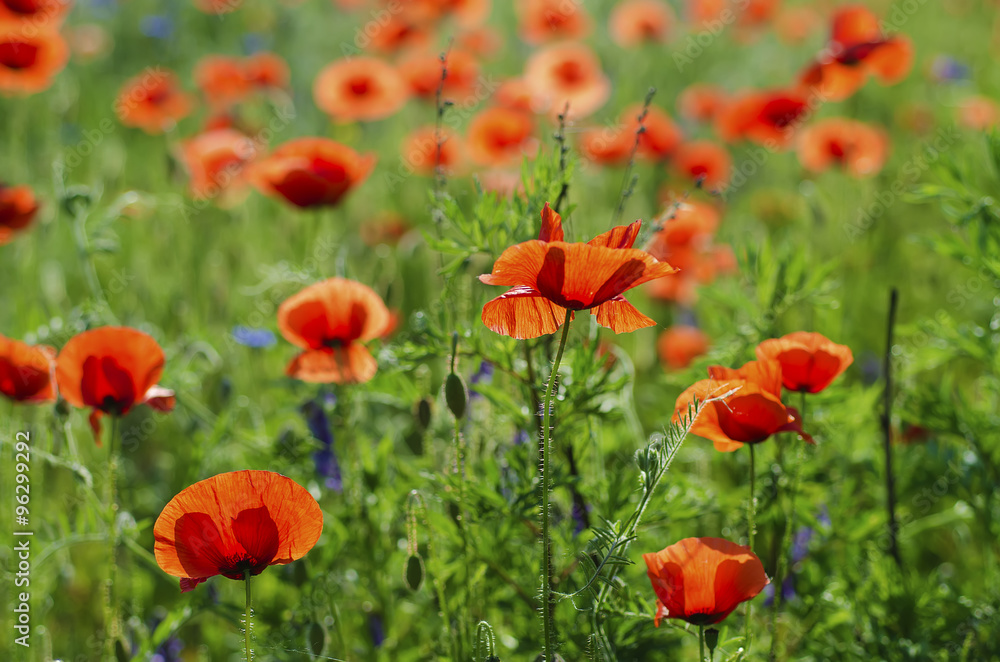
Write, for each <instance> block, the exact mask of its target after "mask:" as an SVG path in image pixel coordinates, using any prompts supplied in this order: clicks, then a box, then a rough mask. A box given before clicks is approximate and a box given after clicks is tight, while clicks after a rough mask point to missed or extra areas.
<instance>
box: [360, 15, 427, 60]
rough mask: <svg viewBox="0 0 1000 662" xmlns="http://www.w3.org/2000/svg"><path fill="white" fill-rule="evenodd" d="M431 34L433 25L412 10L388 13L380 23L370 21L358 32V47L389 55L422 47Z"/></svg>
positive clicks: (425, 44)
mask: <svg viewBox="0 0 1000 662" xmlns="http://www.w3.org/2000/svg"><path fill="white" fill-rule="evenodd" d="M432 36H433V27H432V26H431V25H429V24H428V23H427V21H426V20H423V19H421V18H420V17H418V16H417V15H416V12H414V11H400V12H395V13H390V14H389V17H388V18H386V19H385V20H384V21H383V22H382V23H378V22H376V21H370V22H368V23H366V24H365V26H364V27H363V32H362V33H358V37H357V41H356V42H355V43H357V44H358V45H359V46H360V47H362V48H365V49H367V50H370V51H374V52H376V53H381V54H386V55H391V54H394V53H399V52H400V51H402V50H404V49H410V48H424V47H425V46H427V45H428V43H429V42H430V40H431V37H432Z"/></svg>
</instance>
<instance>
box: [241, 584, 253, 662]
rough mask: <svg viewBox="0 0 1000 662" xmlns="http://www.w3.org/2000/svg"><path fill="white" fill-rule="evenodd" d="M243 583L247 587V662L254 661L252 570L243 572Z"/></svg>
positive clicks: (244, 632) (245, 649)
mask: <svg viewBox="0 0 1000 662" xmlns="http://www.w3.org/2000/svg"><path fill="white" fill-rule="evenodd" d="M243 581H245V582H246V585H247V610H246V613H245V614H244V620H243V626H244V627H243V651H244V652H245V653H246V656H247V662H252V661H253V648H251V646H250V628H251V625H252V623H253V602H252V601H251V599H250V570H249V569H247V570H244V571H243Z"/></svg>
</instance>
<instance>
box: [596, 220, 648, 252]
mask: <svg viewBox="0 0 1000 662" xmlns="http://www.w3.org/2000/svg"><path fill="white" fill-rule="evenodd" d="M641 227H642V221H632V222H631V223H629V224H628V225H618V226H615V227H613V228H611V229H610V230H608V231H607V232H604V233H602V234H599V235H597V236H596V237H594V238H593V239H591V240H590V241H588V242H587V243H588V244H590V245H591V246H607V247H608V248H632V245H633V244H634V243H635V238H636V237H638V236H639V228H641Z"/></svg>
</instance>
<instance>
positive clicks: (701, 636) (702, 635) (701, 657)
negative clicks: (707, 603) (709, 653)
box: [698, 625, 705, 662]
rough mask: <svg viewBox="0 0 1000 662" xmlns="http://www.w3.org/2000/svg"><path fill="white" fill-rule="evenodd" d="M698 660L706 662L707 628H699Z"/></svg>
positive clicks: (701, 626)
mask: <svg viewBox="0 0 1000 662" xmlns="http://www.w3.org/2000/svg"><path fill="white" fill-rule="evenodd" d="M698 660H699V662H705V626H704V625H699V626H698Z"/></svg>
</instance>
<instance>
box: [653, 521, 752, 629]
mask: <svg viewBox="0 0 1000 662" xmlns="http://www.w3.org/2000/svg"><path fill="white" fill-rule="evenodd" d="M642 558H643V560H644V561H645V562H646V568H647V573H648V575H649V581H650V582H652V584H653V591H654V592H655V593H656V615H655V620H654V624H655V625H656V627H660V620H661V619H663V618H679V619H681V620H684V621H687V622H688V623H691V624H692V625H699V626H704V625H713V624H715V623H720V622H722V621H723V620H724V619H725V618H726V616H729V614H731V613H732V612H733V610H734V609H736V607H737V606H739V605H740V603H743V602H746V601H747V600H751V599H753V598H754V597H756V596H757V594H758V593H760V592H761V591H762V590H763V589H764V587H765V586H767V584H768V583H769V581H770V580H768V578H767V575H766V574H765V573H764V566H763V564H762V563H761V562H760V559H759V558H757V555H756V554H754V553H753V552H752V551H751V550H750V548H749V547H744V546H743V545H737V544H736V543H734V542H730V541H728V540H725V539H723V538H685V539H684V540H681V541H679V542H676V543H674V544H673V545H670V546H669V547H666V548H664V549H662V550H660V551H659V552H656V553H650V554H643V555H642Z"/></svg>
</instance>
